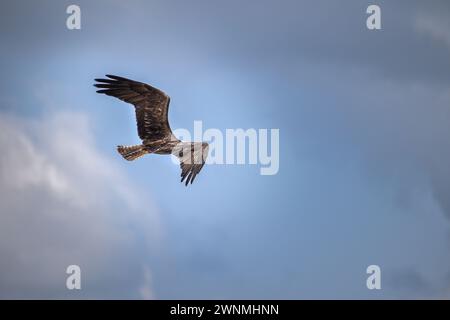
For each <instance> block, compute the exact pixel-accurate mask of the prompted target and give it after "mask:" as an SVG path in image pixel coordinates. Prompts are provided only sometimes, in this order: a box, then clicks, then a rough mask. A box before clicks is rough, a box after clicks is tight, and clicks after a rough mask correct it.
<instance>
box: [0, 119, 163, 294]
mask: <svg viewBox="0 0 450 320" xmlns="http://www.w3.org/2000/svg"><path fill="white" fill-rule="evenodd" d="M0 119H1V120H0V128H1V132H2V135H1V136H0V150H1V153H0V178H1V179H0V192H1V195H2V201H1V202H0V212H1V215H0V255H1V256H2V259H1V260H0V297H2V298H61V297H67V298H70V297H75V298H78V297H85V298H86V297H92V296H95V297H103V298H111V297H116V298H127V297H135V298H139V297H143V298H152V297H154V292H153V289H152V287H151V285H150V282H149V278H150V276H151V271H150V270H151V269H150V268H151V267H149V266H148V259H147V257H145V256H144V257H143V256H142V255H141V254H142V252H147V253H149V254H151V252H152V250H154V249H155V248H157V246H158V241H160V239H161V237H160V223H159V219H158V210H157V209H156V207H155V205H154V204H152V202H151V201H149V200H148V198H149V197H148V195H145V194H144V195H143V194H142V192H141V191H140V190H139V189H138V188H137V187H135V186H133V185H132V183H130V182H129V181H127V178H126V176H124V174H123V173H121V172H120V170H118V168H116V167H115V166H114V164H113V163H112V162H111V161H110V160H108V159H107V158H106V157H105V156H103V155H102V154H101V153H100V152H98V151H97V150H96V148H95V142H94V140H93V139H92V137H91V133H90V129H89V128H90V127H89V124H88V119H87V118H86V117H85V116H84V115H82V114H77V113H71V112H59V113H57V114H46V115H45V116H43V117H42V119H40V120H34V121H32V120H26V119H23V118H19V117H15V116H9V115H7V114H5V113H2V115H1V118H0ZM142 198H145V199H147V200H146V201H145V203H143V202H142V200H141V199H142ZM136 229H139V230H141V231H142V233H143V234H144V235H146V237H147V238H145V237H144V239H140V240H141V241H142V242H139V243H138V241H137V239H136V238H135V236H134V230H136ZM142 246H143V248H144V249H145V250H144V251H140V253H138V250H137V247H140V248H141V250H142ZM70 264H77V265H80V267H81V269H82V290H81V291H80V292H69V291H68V290H66V288H65V279H66V277H67V275H66V274H65V270H66V267H67V266H68V265H70Z"/></svg>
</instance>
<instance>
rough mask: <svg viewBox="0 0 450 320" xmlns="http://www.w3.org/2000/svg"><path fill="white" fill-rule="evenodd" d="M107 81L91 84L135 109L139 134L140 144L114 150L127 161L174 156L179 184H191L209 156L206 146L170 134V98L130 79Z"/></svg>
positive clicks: (112, 77)
mask: <svg viewBox="0 0 450 320" xmlns="http://www.w3.org/2000/svg"><path fill="white" fill-rule="evenodd" d="M106 77H108V78H109V79H95V81H97V82H98V83H96V84H94V86H96V87H97V88H100V90H97V92H98V93H104V94H106V95H108V96H112V97H116V98H119V99H120V100H122V101H125V102H128V103H131V104H133V105H134V107H135V111H136V122H137V129H138V135H139V137H140V138H141V140H142V144H140V145H135V146H117V151H118V152H119V153H120V154H121V155H122V156H123V157H124V158H125V159H126V160H128V161H132V160H135V159H137V158H140V157H142V156H143V155H145V154H147V153H156V154H173V155H175V156H176V157H178V158H179V160H180V166H181V182H183V181H184V180H186V186H187V185H188V184H189V182H190V183H191V184H192V182H194V179H195V177H196V176H197V174H198V173H199V172H200V170H201V169H202V168H203V165H204V164H205V161H206V157H207V156H208V143H206V142H182V141H180V140H178V139H177V138H176V137H175V136H174V135H173V133H172V130H171V129H170V126H169V120H168V111H169V103H170V97H169V96H168V95H167V94H165V93H164V92H162V91H161V90H159V89H156V88H154V87H152V86H150V85H148V84H145V83H142V82H137V81H133V80H130V79H126V78H122V77H118V76H112V75H106Z"/></svg>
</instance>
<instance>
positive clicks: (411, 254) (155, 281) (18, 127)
mask: <svg viewBox="0 0 450 320" xmlns="http://www.w3.org/2000/svg"><path fill="white" fill-rule="evenodd" d="M71 4H77V5H78V6H79V7H80V8H81V29H80V30H68V29H67V27H66V19H67V17H68V16H69V15H68V14H67V13H66V8H67V7H68V6H69V5H71ZM371 4H377V5H379V6H380V8H381V21H382V29H381V30H368V29H367V27H366V19H367V17H368V14H367V13H366V9H367V7H368V6H369V5H371ZM0 30H1V31H0V43H1V46H2V50H0V67H1V70H2V76H1V77H0V130H1V133H2V134H1V135H0V150H1V152H0V298H4V299H16V298H44V299H80V298H86V299H316V298H319V299H350V298H353V299H417V298H438V299H447V298H449V297H450V250H449V249H450V201H449V199H450V169H449V166H448V163H450V143H449V140H448V137H449V136H450V90H449V89H450V59H448V57H449V54H450V4H449V3H448V1H439V0H432V1H415V0H414V1H413V0H411V1H406V0H404V1H402V0H397V1H365V0H362V1H361V0H346V1H339V2H337V1H332V0H315V1H312V0H308V1H298V0H297V1H288V0H282V1H268V0H263V1H253V0H250V1H245V2H242V1H237V0H236V1H235V0H230V1H210V0H209V1H206V0H204V1H203V0H192V1H181V0H180V1H178V0H169V1H139V0H134V1H126V2H124V1H116V0H109V1H106V0H98V1H76V2H74V1H50V0H43V1H39V2H29V1H23V0H19V1H9V2H8V3H5V4H4V5H3V7H2V11H1V18H0ZM105 74H116V75H120V76H124V77H128V78H131V79H135V80H138V81H143V82H146V83H149V84H152V85H154V86H156V87H158V88H160V89H163V90H164V91H165V92H166V93H168V94H169V95H170V97H171V104H170V109H169V119H170V124H171V127H172V129H176V128H186V129H188V130H193V124H194V121H195V120H201V121H202V122H203V127H204V128H217V129H219V130H221V131H224V130H226V129H236V128H243V129H249V128H255V129H279V133H280V155H279V158H280V164H279V171H278V173H277V174H276V175H268V176H264V175H260V171H259V170H260V168H259V166H258V165H249V164H247V165H231V164H228V165H206V166H205V167H204V168H203V170H202V171H201V173H200V174H199V176H198V177H197V178H196V180H195V183H194V184H192V185H190V186H189V187H187V188H186V187H185V186H184V184H181V183H179V175H180V169H179V167H178V166H177V165H176V164H174V163H173V162H172V161H171V160H170V158H169V157H167V156H157V155H147V156H145V157H143V158H142V159H139V160H136V161H134V162H127V161H124V160H123V159H122V158H121V156H120V155H119V154H118V153H117V151H116V146H117V145H133V144H137V143H139V138H138V136H137V132H136V125H135V118H134V111H133V108H132V106H131V105H127V104H125V103H123V102H121V101H119V100H116V99H113V98H110V97H106V96H103V95H98V94H96V93H95V88H94V87H93V86H92V84H93V83H94V78H99V77H103V76H104V75H105ZM72 264H75V265H79V266H80V268H81V275H82V277H81V286H82V287H81V290H68V289H67V288H66V279H67V277H68V275H67V274H66V268H67V266H69V265H72ZM369 265H378V266H379V267H380V269H381V289H380V290H369V289H368V288H367V286H366V280H367V277H368V276H369V275H368V274H367V273H366V269H367V267H368V266H369Z"/></svg>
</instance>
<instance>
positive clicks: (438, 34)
mask: <svg viewBox="0 0 450 320" xmlns="http://www.w3.org/2000/svg"><path fill="white" fill-rule="evenodd" d="M416 29H417V30H418V31H419V32H420V33H423V34H426V35H429V36H431V37H432V38H433V39H435V40H437V41H440V42H442V43H443V44H445V45H446V46H447V47H448V48H449V49H450V22H449V21H448V17H444V16H439V14H438V15H437V16H436V14H434V15H433V16H427V15H420V16H418V17H417V18H416Z"/></svg>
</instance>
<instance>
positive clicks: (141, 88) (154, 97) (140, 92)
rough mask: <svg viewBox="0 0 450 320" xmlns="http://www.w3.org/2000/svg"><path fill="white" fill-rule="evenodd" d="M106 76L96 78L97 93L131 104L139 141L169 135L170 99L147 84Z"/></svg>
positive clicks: (170, 133) (170, 131) (170, 132)
mask: <svg viewBox="0 0 450 320" xmlns="http://www.w3.org/2000/svg"><path fill="white" fill-rule="evenodd" d="M106 76H107V77H108V78H109V79H95V81H97V82H98V83H96V84H95V85H94V86H96V87H97V88H100V89H101V90H97V92H98V93H104V94H106V95H108V96H112V97H116V98H119V99H120V100H122V101H125V102H128V103H131V104H133V105H134V106H135V109H136V122H137V127H138V134H139V137H140V138H141V139H142V140H148V141H156V140H161V139H163V138H167V137H171V136H172V130H171V129H170V126H169V120H168V111H169V102H170V98H169V96H168V95H166V94H165V93H164V92H162V91H161V90H159V89H156V88H154V87H152V86H150V85H148V84H145V83H142V82H137V81H133V80H129V79H126V78H122V77H118V76H113V75H106Z"/></svg>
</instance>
